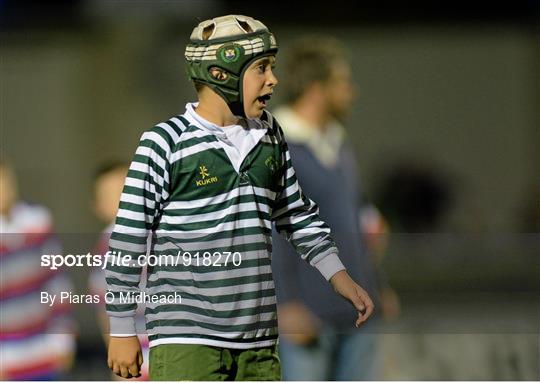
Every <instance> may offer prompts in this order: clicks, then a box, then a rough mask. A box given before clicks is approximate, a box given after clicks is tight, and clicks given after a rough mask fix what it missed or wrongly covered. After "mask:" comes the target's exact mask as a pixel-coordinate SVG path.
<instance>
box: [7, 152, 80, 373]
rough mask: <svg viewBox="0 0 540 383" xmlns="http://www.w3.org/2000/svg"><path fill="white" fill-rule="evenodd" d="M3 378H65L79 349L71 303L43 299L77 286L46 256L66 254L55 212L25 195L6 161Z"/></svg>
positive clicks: (69, 290)
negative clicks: (44, 260) (26, 199)
mask: <svg viewBox="0 0 540 383" xmlns="http://www.w3.org/2000/svg"><path fill="white" fill-rule="evenodd" d="M0 227H1V233H2V236H1V239H0V278H1V280H2V283H1V285H0V306H1V309H0V313H1V314H0V316H1V321H0V330H1V332H0V334H1V335H0V378H1V379H2V380H62V379H66V376H67V375H66V374H67V372H68V371H69V369H70V368H71V365H72V362H73V357H74V353H75V335H74V322H73V320H72V316H71V308H70V304H69V303H68V302H67V301H66V300H64V301H61V300H60V299H57V300H56V302H43V301H42V300H43V294H50V296H53V295H55V296H57V297H59V296H60V294H61V293H64V294H65V293H69V292H71V291H73V290H72V285H71V283H70V280H69V278H68V276H67V274H66V273H65V271H63V270H61V269H56V270H50V269H49V268H47V267H42V266H41V262H40V260H41V255H43V254H61V247H60V243H59V240H58V238H57V237H56V235H55V233H54V230H53V223H52V218H51V214H50V213H49V211H48V210H47V209H46V208H45V207H43V206H40V205H36V204H30V203H27V202H23V201H21V200H19V195H18V190H17V182H16V177H15V173H14V171H13V169H12V168H11V167H10V166H9V165H8V164H7V163H5V162H3V161H2V162H0Z"/></svg>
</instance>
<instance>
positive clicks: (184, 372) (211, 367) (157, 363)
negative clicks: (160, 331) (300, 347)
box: [150, 344, 281, 380]
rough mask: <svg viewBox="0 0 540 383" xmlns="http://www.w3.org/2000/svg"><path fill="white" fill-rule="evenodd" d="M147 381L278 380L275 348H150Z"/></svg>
mask: <svg viewBox="0 0 540 383" xmlns="http://www.w3.org/2000/svg"><path fill="white" fill-rule="evenodd" d="M150 380H281V365H280V362H279V357H278V352H277V345H275V346H270V347H260V348H252V349H247V350H238V349H231V348H221V347H213V346H205V345H200V344H161V345H159V346H155V347H152V348H151V349H150Z"/></svg>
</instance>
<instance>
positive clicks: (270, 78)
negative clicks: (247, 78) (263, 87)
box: [266, 70, 278, 88]
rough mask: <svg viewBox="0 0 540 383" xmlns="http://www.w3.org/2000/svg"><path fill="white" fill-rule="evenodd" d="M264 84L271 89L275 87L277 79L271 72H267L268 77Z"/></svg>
mask: <svg viewBox="0 0 540 383" xmlns="http://www.w3.org/2000/svg"><path fill="white" fill-rule="evenodd" d="M266 82H267V84H268V86H269V87H271V88H273V87H275V86H276V85H277V84H278V79H277V77H276V76H275V75H274V72H272V70H269V71H268V76H267V78H266Z"/></svg>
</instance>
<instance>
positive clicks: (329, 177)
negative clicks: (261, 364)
mask: <svg viewBox="0 0 540 383" xmlns="http://www.w3.org/2000/svg"><path fill="white" fill-rule="evenodd" d="M284 56H285V57H284V61H283V64H282V65H281V69H282V75H283V78H284V83H285V91H286V95H287V100H286V101H287V102H288V103H287V105H286V106H281V107H279V108H277V109H276V110H275V113H274V115H275V117H276V119H278V120H279V121H280V123H281V126H282V128H283V131H284V133H285V136H286V137H287V141H288V143H289V148H290V152H291V160H292V162H293V164H294V167H295V169H296V173H297V174H298V179H299V181H300V183H301V185H302V189H303V190H304V191H306V193H307V194H309V195H310V196H311V197H312V198H313V200H315V201H317V204H318V205H319V209H320V215H321V217H322V218H323V219H324V220H325V221H326V222H328V225H329V226H330V227H331V228H332V236H333V237H334V240H335V241H336V244H337V245H338V248H339V249H340V257H341V258H342V261H343V264H344V265H345V267H346V268H347V270H350V273H351V276H352V277H353V279H354V280H358V281H359V283H360V284H361V285H362V286H364V287H365V288H366V290H367V291H368V293H369V295H370V296H372V297H375V298H377V297H378V295H379V293H380V292H381V291H383V290H384V291H387V292H388V294H387V296H388V297H389V299H383V300H382V301H385V302H387V303H389V304H386V305H384V304H383V305H382V306H380V305H378V304H379V303H382V302H380V301H381V299H376V301H375V306H376V307H383V309H384V307H385V306H386V307H387V309H386V310H385V311H386V312H387V313H390V314H391V315H392V316H395V315H397V299H396V297H395V294H393V292H392V290H391V289H390V288H389V287H387V286H386V287H385V288H384V289H380V286H378V284H379V282H380V281H381V278H378V276H377V270H376V268H375V264H374V259H373V258H372V256H371V255H370V254H369V252H368V250H367V248H366V246H367V245H371V246H372V247H373V249H374V250H376V253H377V254H382V253H384V238H383V234H384V233H385V232H386V225H385V222H384V219H383V217H382V216H381V215H380V213H379V212H378V210H377V209H376V208H375V207H374V206H369V205H367V204H362V202H361V201H360V196H361V189H360V184H359V179H358V169H357V167H356V159H355V157H354V152H353V148H352V147H351V146H350V145H349V144H348V142H347V135H346V133H345V129H344V127H343V125H342V120H343V119H344V117H345V116H346V115H347V113H348V112H349V110H350V108H351V106H352V103H353V99H354V95H355V90H354V87H353V85H352V79H351V68H350V64H349V62H348V61H347V56H346V52H345V49H344V47H343V46H342V45H341V43H340V42H339V41H337V40H335V39H332V38H328V37H322V36H309V37H304V38H302V39H300V40H297V41H296V42H294V43H293V44H291V46H290V47H289V49H288V51H287V52H286V53H284ZM363 232H364V234H365V237H364V238H363ZM273 237H274V238H273V254H274V256H273V259H272V267H273V271H274V276H275V278H276V289H277V298H278V318H279V329H280V336H281V337H280V355H281V360H282V366H283V367H282V368H283V377H284V379H285V380H374V379H377V372H376V364H377V363H376V359H377V358H376V337H375V334H374V330H375V327H376V321H372V322H371V323H368V324H367V325H364V326H363V327H362V328H360V329H358V328H354V327H353V326H351V325H350V323H352V318H354V316H355V310H354V308H353V307H352V306H351V305H350V304H349V303H348V302H346V301H345V300H343V299H340V298H339V297H338V296H337V295H335V294H334V293H333V291H332V289H331V287H330V286H328V285H326V284H325V283H323V280H321V279H320V277H319V276H318V275H317V273H315V272H313V270H310V269H309V268H308V267H305V265H303V264H302V263H301V261H300V260H298V259H297V257H295V256H294V252H293V249H292V248H291V247H290V246H289V245H288V244H287V242H286V241H285V240H283V239H282V238H281V237H280V236H278V235H276V233H275V232H274V236H273ZM363 239H366V241H364V240H363ZM382 280H384V279H382Z"/></svg>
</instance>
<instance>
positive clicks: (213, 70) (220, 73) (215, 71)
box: [209, 67, 229, 81]
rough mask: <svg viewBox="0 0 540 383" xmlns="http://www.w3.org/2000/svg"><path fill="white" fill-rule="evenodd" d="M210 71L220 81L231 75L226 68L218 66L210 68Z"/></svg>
mask: <svg viewBox="0 0 540 383" xmlns="http://www.w3.org/2000/svg"><path fill="white" fill-rule="evenodd" d="M209 73H210V76H212V77H213V78H215V79H216V80H219V81H225V80H227V77H229V74H228V73H227V72H226V71H225V70H223V69H221V68H218V67H212V68H210V70H209Z"/></svg>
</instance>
